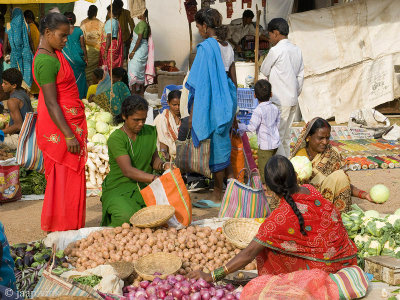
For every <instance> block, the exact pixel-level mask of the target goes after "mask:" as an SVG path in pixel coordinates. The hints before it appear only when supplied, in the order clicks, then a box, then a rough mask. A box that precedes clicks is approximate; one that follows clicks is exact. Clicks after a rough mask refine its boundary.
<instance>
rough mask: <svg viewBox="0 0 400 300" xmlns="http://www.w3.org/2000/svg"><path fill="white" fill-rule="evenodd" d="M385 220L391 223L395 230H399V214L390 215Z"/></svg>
mask: <svg viewBox="0 0 400 300" xmlns="http://www.w3.org/2000/svg"><path fill="white" fill-rule="evenodd" d="M387 221H388V222H389V223H390V224H391V225H392V227H393V230H394V231H395V232H400V215H390V216H388V217H387Z"/></svg>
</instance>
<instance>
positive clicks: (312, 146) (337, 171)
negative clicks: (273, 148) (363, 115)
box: [291, 118, 373, 212]
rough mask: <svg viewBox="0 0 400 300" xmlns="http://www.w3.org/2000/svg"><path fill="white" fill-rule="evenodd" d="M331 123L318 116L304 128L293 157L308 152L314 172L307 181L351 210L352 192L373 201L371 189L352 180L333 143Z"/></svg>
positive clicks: (341, 205) (342, 209) (340, 209)
mask: <svg viewBox="0 0 400 300" xmlns="http://www.w3.org/2000/svg"><path fill="white" fill-rule="evenodd" d="M330 136H331V125H329V123H328V121H326V120H324V119H322V118H314V119H313V120H311V121H310V122H308V123H307V125H306V126H305V127H304V128H303V130H302V132H301V135H300V136H299V138H298V140H297V143H296V145H295V147H294V148H293V150H292V153H291V157H294V156H307V157H308V158H309V159H310V161H311V162H312V166H313V172H312V175H311V178H310V179H309V180H308V182H307V183H309V184H311V185H313V186H314V187H315V188H316V189H317V190H318V191H319V192H320V193H321V194H322V195H323V197H324V198H325V199H327V200H329V201H330V202H332V203H333V204H334V205H335V207H336V208H337V209H338V210H339V211H340V212H344V211H348V210H349V209H350V206H351V196H354V197H358V198H361V199H366V200H368V201H370V202H373V201H372V199H371V196H370V195H369V193H367V192H365V191H363V190H360V189H358V188H356V187H355V186H354V185H352V184H351V183H350V178H349V176H348V175H347V174H346V173H345V171H344V170H343V168H344V166H345V161H344V159H343V158H342V156H341V155H340V153H339V151H338V150H337V149H336V148H334V147H332V145H330V143H329V138H330Z"/></svg>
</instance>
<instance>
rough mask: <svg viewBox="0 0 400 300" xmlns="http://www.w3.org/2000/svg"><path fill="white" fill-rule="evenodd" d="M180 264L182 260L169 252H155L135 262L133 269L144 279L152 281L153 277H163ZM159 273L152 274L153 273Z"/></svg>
mask: <svg viewBox="0 0 400 300" xmlns="http://www.w3.org/2000/svg"><path fill="white" fill-rule="evenodd" d="M181 266H182V260H181V259H180V258H179V257H178V256H176V255H173V254H171V253H165V252H157V253H152V254H149V255H146V256H143V257H141V258H139V259H138V260H137V262H136V263H135V271H136V273H137V274H138V275H139V276H141V277H142V278H143V279H144V280H150V281H152V280H153V279H154V277H160V278H161V279H165V278H166V277H167V276H168V275H171V274H174V273H175V272H177V271H178V270H179V269H180V268H181ZM156 273H158V274H161V275H154V274H156Z"/></svg>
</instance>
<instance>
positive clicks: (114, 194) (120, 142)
mask: <svg viewBox="0 0 400 300" xmlns="http://www.w3.org/2000/svg"><path fill="white" fill-rule="evenodd" d="M107 145H108V155H109V163H110V172H109V173H108V175H107V177H106V178H105V179H104V182H103V194H102V197H101V202H102V207H103V217H102V220H101V226H112V227H116V226H121V225H122V224H123V223H125V222H127V223H129V219H130V218H131V216H132V215H133V214H134V213H135V212H137V211H138V210H140V209H141V208H143V207H145V206H146V204H145V203H144V201H143V198H142V195H141V194H140V190H141V189H143V188H145V187H146V186H147V183H143V182H137V181H134V180H132V179H130V178H128V177H126V176H124V175H123V174H122V170H121V168H120V167H119V166H118V164H117V162H116V160H115V159H116V158H117V157H120V156H122V155H129V157H130V159H131V162H132V166H133V167H134V168H137V169H139V170H141V171H144V172H146V173H152V172H153V168H152V166H151V161H152V158H153V154H154V152H155V151H156V149H157V131H156V129H155V127H153V126H150V125H144V127H143V129H142V130H141V131H140V133H139V134H138V135H137V137H136V140H135V141H133V140H131V139H130V138H129V137H128V136H127V135H126V133H125V132H123V131H122V130H120V129H118V130H115V131H114V132H113V133H112V134H111V135H110V137H109V138H108V141H107Z"/></svg>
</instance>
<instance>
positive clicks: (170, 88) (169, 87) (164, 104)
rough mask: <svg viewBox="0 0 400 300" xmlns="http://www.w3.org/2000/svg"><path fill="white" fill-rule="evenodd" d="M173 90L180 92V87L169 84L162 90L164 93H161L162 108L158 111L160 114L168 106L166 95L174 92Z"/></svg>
mask: <svg viewBox="0 0 400 300" xmlns="http://www.w3.org/2000/svg"><path fill="white" fill-rule="evenodd" d="M175 90H182V86H181V85H173V84H170V85H167V86H166V87H165V88H164V91H163V93H162V95H161V106H162V108H161V109H160V113H162V112H163V111H164V110H165V109H168V108H169V105H168V94H169V92H171V91H175Z"/></svg>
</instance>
